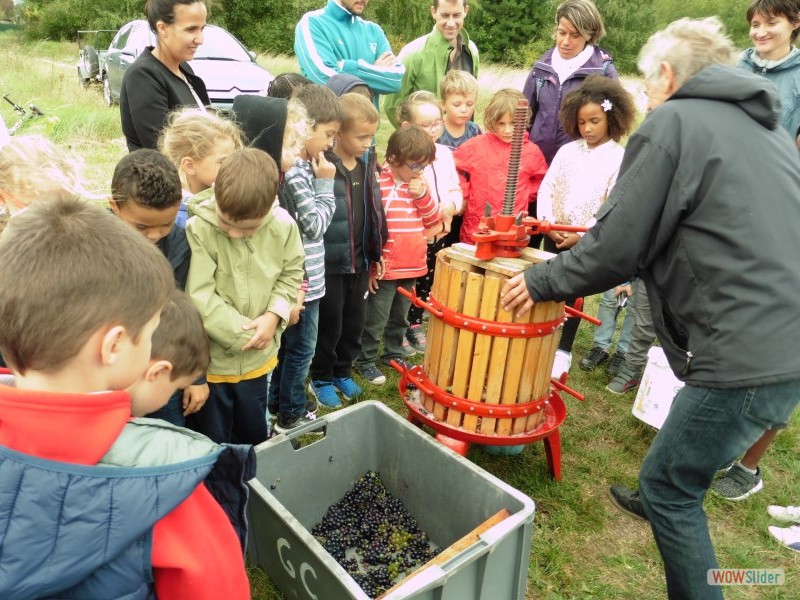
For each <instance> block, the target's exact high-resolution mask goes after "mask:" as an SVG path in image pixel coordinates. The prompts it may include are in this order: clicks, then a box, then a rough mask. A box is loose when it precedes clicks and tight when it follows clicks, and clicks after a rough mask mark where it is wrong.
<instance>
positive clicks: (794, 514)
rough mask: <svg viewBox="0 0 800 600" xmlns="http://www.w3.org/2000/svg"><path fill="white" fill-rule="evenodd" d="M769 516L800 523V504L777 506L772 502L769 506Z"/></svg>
mask: <svg viewBox="0 0 800 600" xmlns="http://www.w3.org/2000/svg"><path fill="white" fill-rule="evenodd" d="M767 512H768V513H769V516H771V517H772V518H773V519H778V520H779V521H786V522H787V523H800V506H775V505H774V504H771V505H770V506H768V507H767Z"/></svg>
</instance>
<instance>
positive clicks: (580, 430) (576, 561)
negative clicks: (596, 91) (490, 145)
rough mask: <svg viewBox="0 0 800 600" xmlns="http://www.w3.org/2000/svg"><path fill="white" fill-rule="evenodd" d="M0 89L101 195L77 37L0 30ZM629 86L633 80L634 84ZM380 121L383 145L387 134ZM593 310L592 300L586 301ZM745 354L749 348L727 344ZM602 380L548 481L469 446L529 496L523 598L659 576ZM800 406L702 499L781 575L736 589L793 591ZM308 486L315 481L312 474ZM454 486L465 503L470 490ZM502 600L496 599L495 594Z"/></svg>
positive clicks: (639, 434)
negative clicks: (741, 471)
mask: <svg viewBox="0 0 800 600" xmlns="http://www.w3.org/2000/svg"><path fill="white" fill-rule="evenodd" d="M0 48H2V49H3V50H2V52H0V95H3V94H6V93H8V94H10V96H11V97H12V98H13V99H14V100H16V101H17V102H18V103H20V104H25V105H27V103H28V102H34V103H35V104H36V105H37V106H38V107H39V108H41V109H42V110H43V111H45V113H47V117H46V118H40V119H37V120H33V121H30V122H28V123H26V125H25V126H24V127H23V129H22V131H21V132H20V133H26V132H40V133H44V134H46V135H48V136H50V137H51V138H52V139H54V140H55V141H56V142H57V143H58V144H59V145H60V146H61V147H63V148H66V149H69V150H70V151H71V153H72V154H73V155H74V156H75V157H76V159H80V160H81V161H82V162H83V163H84V166H85V173H86V176H87V180H88V187H89V189H91V190H92V191H94V192H96V193H97V194H101V195H105V194H108V191H109V185H110V179H111V172H112V171H113V167H114V165H115V164H116V162H117V160H119V158H120V157H122V156H123V155H124V154H125V152H126V149H125V144H124V142H123V140H122V137H121V131H120V126H119V110H118V109H117V108H116V107H114V108H106V107H105V106H104V105H103V102H102V97H101V92H100V89H99V87H98V88H91V89H83V88H81V87H80V85H79V84H78V78H77V72H76V69H75V62H76V60H77V47H76V46H73V45H71V44H68V43H51V42H40V43H36V44H24V43H22V42H21V41H20V39H19V38H18V37H17V36H16V35H15V34H10V33H3V34H0ZM259 62H260V63H261V64H263V65H264V66H265V67H266V68H268V69H269V70H270V71H271V72H272V73H273V74H277V73H280V72H283V71H288V70H296V64H295V63H294V61H293V59H291V58H286V57H271V56H262V57H259ZM524 75H525V73H523V72H520V71H511V70H508V69H499V68H498V69H493V68H492V67H491V66H487V67H486V68H485V69H484V71H483V74H482V76H481V78H480V84H481V98H480V100H481V103H485V101H486V99H487V98H488V96H490V95H491V92H492V91H493V90H494V89H497V88H498V87H505V86H510V87H515V86H517V87H518V86H521V81H522V78H523V77H524ZM630 85H631V86H632V87H633V88H634V89H635V87H636V85H637V83H636V82H635V81H634V82H630ZM0 113H1V114H2V115H3V117H4V118H5V120H6V122H7V123H9V124H11V123H13V122H15V120H16V119H15V117H14V114H13V111H11V110H10V106H8V105H7V104H6V103H4V102H3V103H0ZM389 132H390V131H389V128H388V126H387V125H386V124H384V125H383V126H382V127H381V130H380V134H379V142H378V146H379V148H381V147H382V146H385V140H386V138H387V137H388V134H389ZM587 304H588V312H590V313H594V312H596V308H597V299H596V298H591V299H589V300H588V303H587ZM591 336H592V327H591V326H590V325H588V324H584V325H582V326H581V329H580V331H579V334H578V338H577V340H576V342H575V348H574V354H575V358H574V362H575V363H576V364H577V361H578V360H579V359H580V358H581V357H582V356H583V354H585V353H586V352H587V351H588V349H589V346H590V345H591ZM731 351H732V352H743V351H744V352H746V351H747V349H746V348H732V349H731ZM386 372H387V374H388V375H389V381H388V382H387V384H386V385H385V386H383V387H381V388H372V387H368V388H367V391H368V397H369V398H374V399H378V400H381V401H383V402H385V403H386V404H387V405H389V406H390V407H392V408H393V409H394V410H396V411H398V412H399V413H401V414H405V409H404V406H403V404H402V402H401V400H400V398H399V396H398V394H397V391H396V389H397V388H396V381H397V377H396V375H393V374H392V373H389V370H388V369H387V370H386ZM607 382H608V378H607V376H605V374H604V372H602V369H601V370H600V371H598V372H595V373H592V374H586V373H584V372H582V371H580V369H578V368H577V367H576V368H574V369H573V370H572V377H571V379H570V385H571V386H572V387H574V388H576V389H577V390H579V391H581V392H583V393H584V394H585V395H586V401H585V402H583V403H581V402H578V401H576V400H574V399H572V398H570V397H569V396H567V397H566V401H567V404H568V410H569V415H568V417H567V421H566V422H565V424H564V426H563V427H562V429H561V436H562V443H563V475H564V476H563V480H562V481H561V482H555V481H554V480H552V479H551V478H550V476H549V474H548V471H547V463H546V460H545V455H544V450H543V447H542V445H541V444H535V445H532V446H528V447H527V448H526V449H525V451H524V452H523V453H522V454H521V455H520V456H515V457H508V456H504V457H494V456H489V455H487V454H485V453H484V452H483V451H481V450H480V449H475V448H473V449H472V450H471V452H470V454H469V458H470V459H471V460H473V461H474V462H475V463H476V464H478V465H480V466H482V467H483V468H485V469H486V470H488V471H489V472H491V473H492V474H494V475H496V476H498V477H500V478H501V479H503V480H504V481H507V482H508V483H509V484H511V485H513V486H514V487H516V488H518V489H520V490H521V491H523V492H524V493H526V494H528V495H529V496H530V497H531V498H533V499H534V500H535V501H536V505H537V510H536V517H535V522H534V533H533V540H532V544H533V545H532V550H531V560H530V564H529V566H528V581H529V585H528V597H529V598H547V599H560V598H581V599H583V598H604V599H611V598H619V599H629V598H659V597H664V595H665V584H664V580H663V574H662V566H661V561H660V558H659V554H658V551H657V549H656V546H655V543H654V542H653V538H652V535H651V532H650V530H649V528H648V527H647V525H646V524H644V523H642V522H640V521H638V520H635V519H633V518H631V517H628V516H627V515H625V514H622V513H621V512H620V511H619V510H617V509H616V508H615V507H614V506H613V505H612V504H611V501H610V500H609V499H608V495H607V491H608V487H609V486H610V485H611V484H614V483H623V484H626V485H629V486H632V487H635V485H636V479H637V473H638V468H639V465H640V463H641V460H642V457H643V456H644V455H645V453H646V452H647V448H648V446H649V444H650V442H651V441H652V439H653V435H654V431H653V430H652V429H651V428H650V427H648V426H647V425H645V424H643V423H641V422H640V421H638V420H637V419H635V418H634V417H633V416H631V414H630V410H631V405H632V402H633V395H632V394H629V395H627V396H613V395H611V394H608V393H606V392H605V391H604V389H603V388H604V387H605V385H606V383H607ZM798 425H800V416H798V414H795V417H794V419H793V424H792V427H791V428H790V429H789V430H788V431H785V432H782V433H781V434H780V435H779V436H778V438H777V440H776V442H775V444H774V445H773V447H772V448H771V449H770V450H769V452H768V453H767V455H766V457H765V458H764V460H763V461H762V464H761V467H762V472H763V476H764V480H765V489H764V490H763V491H762V492H761V493H759V494H757V495H756V496H754V497H752V498H751V499H749V500H747V501H744V502H740V503H729V502H726V501H724V500H720V499H719V498H715V497H711V496H710V497H709V498H708V499H707V500H706V510H707V512H708V517H709V525H710V528H711V534H712V537H713V539H714V543H715V547H716V549H717V555H718V559H719V562H720V564H721V566H723V567H726V568H783V569H784V570H785V571H786V576H787V584H786V585H785V586H783V587H782V588H771V587H749V588H747V587H738V588H728V589H727V590H726V596H727V597H728V598H734V599H744V598H749V599H755V598H759V599H761V598H767V599H779V598H790V597H795V596H796V591H795V592H791V590H792V589H795V590H797V587H798V580H799V579H800V555H798V554H796V553H792V552H791V551H789V550H788V549H786V548H783V547H782V546H780V545H779V544H778V543H777V542H775V541H774V540H772V538H771V537H770V536H769V534H768V533H767V525H769V524H770V520H769V518H768V516H767V513H766V507H767V505H769V504H782V505H786V504H798V503H800V479H799V478H798V477H797V475H798V467H797V465H798V463H797V458H796V457H797V452H798V450H799V449H800V434H798ZM310 485H313V482H310ZM459 496H460V497H462V498H464V501H465V502H468V501H469V491H468V490H460V491H459ZM251 581H252V588H253V597H254V598H257V599H278V598H281V597H282V596H281V595H280V594H279V593H278V592H277V591H276V589H275V588H274V587H273V586H272V585H271V583H270V582H269V579H268V578H267V577H266V576H265V575H264V574H263V573H262V572H261V571H259V570H258V569H252V570H251ZM498 600H499V599H498Z"/></svg>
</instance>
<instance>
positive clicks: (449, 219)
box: [440, 202, 456, 234]
mask: <svg viewBox="0 0 800 600" xmlns="http://www.w3.org/2000/svg"><path fill="white" fill-rule="evenodd" d="M440 213H441V215H442V233H443V234H448V233H450V225H452V223H453V215H454V214H456V207H455V205H454V204H452V203H451V202H448V203H447V204H446V205H445V206H443V207H442V209H441V211H440Z"/></svg>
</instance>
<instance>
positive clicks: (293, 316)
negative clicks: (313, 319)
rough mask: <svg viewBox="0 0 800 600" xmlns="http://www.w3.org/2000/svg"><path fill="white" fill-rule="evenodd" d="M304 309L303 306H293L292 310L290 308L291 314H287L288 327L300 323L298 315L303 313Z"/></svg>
mask: <svg viewBox="0 0 800 600" xmlns="http://www.w3.org/2000/svg"><path fill="white" fill-rule="evenodd" d="M305 309H306V307H305V306H304V305H303V304H295V305H294V308H292V312H290V313H289V325H296V324H297V323H299V322H300V313H301V312H302V311H304V310H305Z"/></svg>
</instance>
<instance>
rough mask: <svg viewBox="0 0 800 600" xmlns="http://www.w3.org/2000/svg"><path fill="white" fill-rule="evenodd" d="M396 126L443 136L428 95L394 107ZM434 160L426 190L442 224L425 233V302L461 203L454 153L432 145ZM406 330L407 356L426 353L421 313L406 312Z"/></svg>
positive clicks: (420, 282)
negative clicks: (438, 254)
mask: <svg viewBox="0 0 800 600" xmlns="http://www.w3.org/2000/svg"><path fill="white" fill-rule="evenodd" d="M397 123H398V124H399V125H400V127H406V126H408V125H416V126H418V127H421V128H422V129H423V130H424V131H425V132H426V133H427V134H428V135H429V136H430V138H431V139H432V140H434V143H435V142H436V140H437V139H438V138H439V136H440V135H441V134H442V106H441V104H440V103H439V100H438V98H436V96H434V95H433V94H432V93H431V92H428V91H425V90H420V91H418V92H414V93H413V94H411V95H409V96H408V97H407V98H406V99H405V100H403V102H402V103H401V104H400V106H398V107H397ZM435 146H436V158H434V160H433V162H432V163H431V164H429V165H428V166H427V167H426V168H425V170H424V171H423V175H424V177H425V182H426V183H427V185H428V190H429V191H430V193H431V196H432V197H433V200H434V202H436V204H437V205H438V206H439V210H440V211H441V213H442V222H441V223H440V224H439V223H437V225H436V227H434V228H433V229H429V230H427V231H426V232H425V237H426V238H427V240H428V257H427V261H428V272H427V273H426V274H425V275H424V276H422V277H420V278H418V279H417V286H416V287H417V295H418V296H420V297H421V298H427V297H428V294H430V291H431V285H433V270H434V267H435V266H436V254H437V253H438V252H439V250H441V249H442V248H444V247H445V246H448V245H449V244H448V243H447V242H448V239H449V237H448V235H447V234H448V233H449V232H450V226H451V223H452V222H453V217H454V216H455V215H458V214H460V213H461V208H462V204H463V202H464V200H463V198H462V196H461V184H460V183H459V181H458V172H457V171H456V163H455V162H454V161H453V152H452V150H450V148H448V147H447V146H443V145H442V144H438V143H435ZM408 320H409V323H410V325H409V328H408V329H407V330H406V339H407V340H408V343H409V346H408V347H407V348H408V349H407V351H406V353H407V354H409V355H411V354H414V353H416V352H425V350H426V348H427V342H426V339H425V332H424V331H423V328H422V309H421V308H419V307H418V306H412V307H411V309H410V310H409V311H408Z"/></svg>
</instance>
